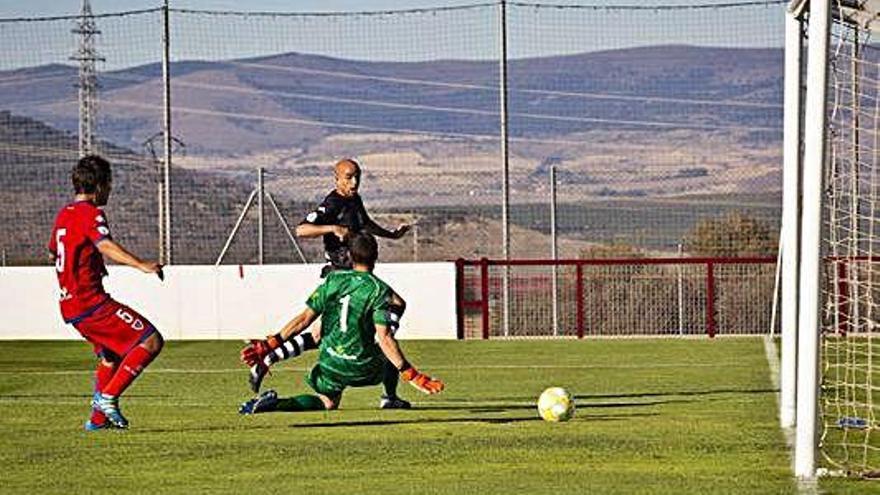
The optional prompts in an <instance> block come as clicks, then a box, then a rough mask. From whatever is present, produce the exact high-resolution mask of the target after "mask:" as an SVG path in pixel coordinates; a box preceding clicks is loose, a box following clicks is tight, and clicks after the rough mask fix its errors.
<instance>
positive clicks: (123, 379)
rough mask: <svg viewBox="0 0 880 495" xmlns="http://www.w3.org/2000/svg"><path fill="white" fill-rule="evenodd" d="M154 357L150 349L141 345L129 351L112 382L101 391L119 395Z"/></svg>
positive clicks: (114, 395)
mask: <svg viewBox="0 0 880 495" xmlns="http://www.w3.org/2000/svg"><path fill="white" fill-rule="evenodd" d="M153 357H154V356H153V355H152V354H151V353H150V351H148V350H146V349H144V348H143V347H141V346H137V347H135V348H134V349H132V350H130V351H128V354H126V355H125V358H123V359H122V363H120V364H119V367H118V368H117V369H116V373H115V374H114V375H113V378H112V379H111V380H110V383H108V384H107V386H105V387H104V388H103V389H102V390H101V393H103V394H104V395H112V396H113V397H119V396H120V395H121V394H122V392H125V389H127V388H128V386H129V385H131V382H133V381H134V379H135V378H137V376H138V375H140V374H141V371H143V370H144V368H146V367H147V365H148V364H150V361H152V360H153Z"/></svg>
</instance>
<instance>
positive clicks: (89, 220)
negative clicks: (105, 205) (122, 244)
mask: <svg viewBox="0 0 880 495" xmlns="http://www.w3.org/2000/svg"><path fill="white" fill-rule="evenodd" d="M84 221H85V226H84V227H85V236H86V237H87V238H88V239H89V240H90V241H92V244H97V243H99V242H101V241H103V240H104V239H112V237H111V236H110V224H108V223H107V214H106V213H104V212H103V211H101V210H99V209H97V208H95V209H94V210H93V211H91V212H90V213H89V215H88V216H87V217H86V218H85V219H84Z"/></svg>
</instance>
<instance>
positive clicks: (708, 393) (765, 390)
mask: <svg viewBox="0 0 880 495" xmlns="http://www.w3.org/2000/svg"><path fill="white" fill-rule="evenodd" d="M776 392H778V390H776V389H772V388H760V389H728V388H723V389H714V390H689V391H682V392H676V391H666V392H630V393H620V394H613V393H610V394H574V398H575V400H579V401H584V400H591V399H638V398H649V397H705V396H711V395H760V394H773V393H776ZM482 399H483V400H484V401H486V402H502V401H516V402H524V401H537V400H538V397H537V396H534V397H532V396H519V397H483V398H482ZM455 401H461V402H470V401H469V400H468V399H449V400H447V402H455ZM641 404H644V403H641ZM580 405H581V404H580V403H578V406H580ZM586 405H587V406H589V404H586Z"/></svg>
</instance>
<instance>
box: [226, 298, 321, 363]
mask: <svg viewBox="0 0 880 495" xmlns="http://www.w3.org/2000/svg"><path fill="white" fill-rule="evenodd" d="M317 318H318V313H317V312H316V311H315V310H313V309H312V308H309V307H307V308H306V309H304V310H302V312H300V313H299V314H298V315H296V316H294V317H293V319H292V320H290V321H289V322H287V324H286V325H284V326H283V327H282V328H281V330H280V331H279V332H278V333H276V334H274V335H269V336H268V337H266V338H265V339H263V340H251V342H250V343H249V344H248V345H246V346H245V347H244V349H242V350H241V360H242V361H243V362H244V363H246V364H248V365H249V366H253V365H254V364H256V363H259V362H261V361H262V360H263V358H264V357H266V355H267V354H269V353H270V352H272V351H274V350H275V349H278V348H279V347H281V345H282V344H284V342H286V341H288V340H290V339H291V338H292V337H294V336H295V335H297V334H299V333H301V332H302V331H303V330H305V329H306V328H309V325H311V324H312V323H313V322H314V321H315V320H316V319H317Z"/></svg>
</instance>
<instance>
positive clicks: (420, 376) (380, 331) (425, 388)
mask: <svg viewBox="0 0 880 495" xmlns="http://www.w3.org/2000/svg"><path fill="white" fill-rule="evenodd" d="M376 340H377V341H378V342H379V348H380V349H382V353H383V354H385V357H386V358H388V361H390V362H391V364H393V365H394V367H395V368H397V370H398V371H400V378H401V379H402V380H403V381H405V382H407V383H409V384H410V385H412V386H413V387H415V388H417V389H419V390H420V391H422V392H424V393H426V394H429V395H432V394H439V393H440V392H442V391H443V388H444V387H445V385H444V384H443V382H442V381H440V380H436V379H434V378H431V377H430V376H428V375H426V374H424V373H421V372H419V371H418V370H417V369H415V368H414V367H413V365H411V364H409V362H408V361H407V360H406V358H405V357H403V351H402V350H400V345H399V344H398V343H397V340H396V339H395V338H394V336H393V335H392V334H391V331H390V330H388V327H387V326H385V325H380V324H378V323H377V324H376Z"/></svg>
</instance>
